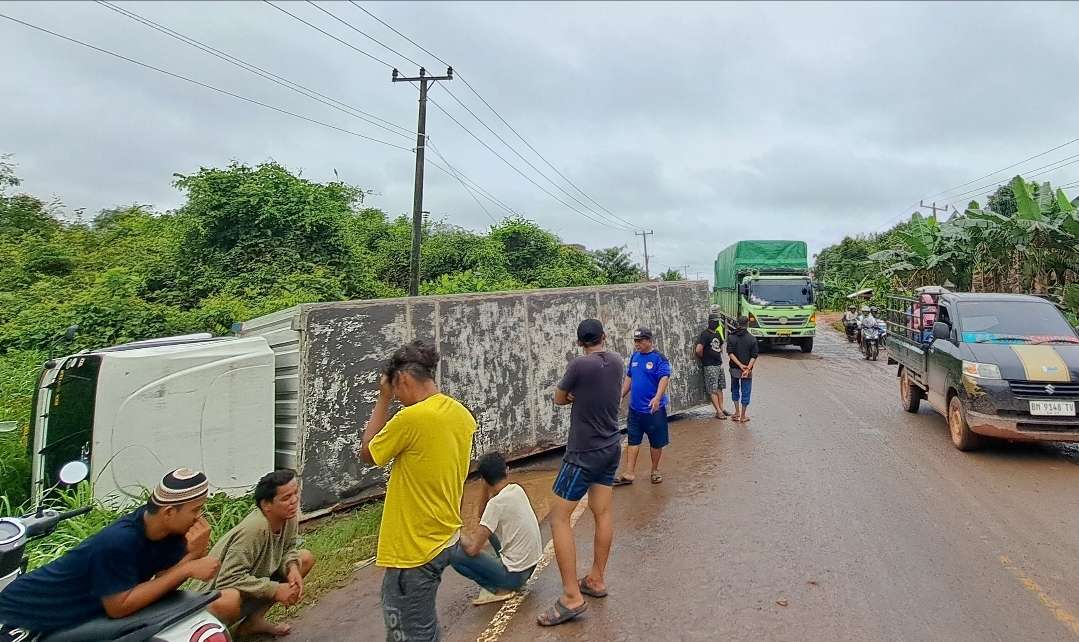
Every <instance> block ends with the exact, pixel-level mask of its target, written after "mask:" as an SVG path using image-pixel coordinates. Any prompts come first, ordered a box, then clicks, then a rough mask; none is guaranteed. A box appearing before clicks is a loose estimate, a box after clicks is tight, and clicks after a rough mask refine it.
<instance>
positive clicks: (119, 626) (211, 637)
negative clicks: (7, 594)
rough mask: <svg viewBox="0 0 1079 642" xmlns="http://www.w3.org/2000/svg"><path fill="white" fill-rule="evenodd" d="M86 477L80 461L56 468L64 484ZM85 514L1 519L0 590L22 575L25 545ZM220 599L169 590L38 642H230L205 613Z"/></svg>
mask: <svg viewBox="0 0 1079 642" xmlns="http://www.w3.org/2000/svg"><path fill="white" fill-rule="evenodd" d="M89 473H90V469H89V467H88V466H87V465H86V463H85V462H81V461H74V462H69V463H67V464H65V465H64V467H63V468H62V469H61V470H60V480H61V481H62V482H63V483H64V484H66V485H75V484H78V483H79V482H81V481H83V480H84V479H86V477H87V476H88V475H89ZM88 512H90V507H89V506H86V507H83V508H76V509H75V510H71V511H67V512H63V513H61V512H58V511H55V510H51V509H43V508H38V510H37V511H36V512H35V513H34V514H32V515H27V516H26V517H0V591H3V590H4V589H5V588H7V586H8V585H9V584H11V583H12V582H14V581H15V578H16V577H18V576H19V575H21V574H22V573H25V572H26V564H27V560H26V558H25V556H24V549H25V548H26V543H27V541H29V540H31V539H36V538H39V537H45V536H47V535H49V534H50V533H52V532H53V530H55V529H56V526H57V525H58V524H59V523H60V522H62V521H64V520H67V519H71V518H73V517H78V516H79V515H84V514H86V513H88ZM219 595H220V594H219V593H213V594H202V593H194V592H191V591H179V590H178V591H173V592H172V593H171V594H169V595H167V596H165V597H164V598H162V599H161V600H159V601H158V602H157V603H155V604H152V605H151V606H148V607H146V608H144V609H142V610H141V611H139V612H138V613H135V614H134V615H131V616H129V617H125V618H117V619H111V618H107V617H101V618H98V619H95V620H91V621H90V622H86V623H85V624H82V625H79V626H77V627H75V628H72V629H64V630H61V631H53V632H52V633H49V634H47V635H45V636H43V637H41V638H38V639H39V640H40V642H77V641H83V640H120V639H123V640H124V642H142V641H152V642H231V640H232V637H231V636H230V635H229V632H228V628H226V627H225V625H223V624H222V623H221V622H220V620H218V619H217V618H215V617H214V616H212V615H210V613H209V611H207V610H206V608H207V607H208V606H209V605H210V603H211V602H213V601H214V600H216V599H217V598H218V596H219Z"/></svg>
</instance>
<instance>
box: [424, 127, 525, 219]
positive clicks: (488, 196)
mask: <svg viewBox="0 0 1079 642" xmlns="http://www.w3.org/2000/svg"><path fill="white" fill-rule="evenodd" d="M427 146H428V147H430V148H431V151H433V152H434V153H435V155H437V156H438V157H439V158H441V159H442V162H443V163H445V164H446V166H447V167H449V168H450V169H452V170H453V171H454V173H455V174H456V176H457V177H459V178H460V179H461V180H463V181H464V182H465V183H468V184H469V185H470V186H471V187H472V189H474V190H475V191H476V192H477V193H479V194H480V195H481V196H483V197H484V198H486V199H487V200H489V201H491V202H492V203H494V204H495V205H497V206H498V207H500V208H502V209H503V210H504V211H505V212H506V213H508V214H509V215H510V216H518V217H519V216H520V213H519V212H517V210H515V209H513V208H512V207H510V206H508V205H506V204H505V203H503V202H502V201H500V200H499V199H497V198H495V197H494V196H492V195H491V193H490V192H488V191H487V190H485V189H483V188H482V187H480V186H479V185H478V184H477V183H476V181H474V180H472V179H471V178H469V177H468V176H465V175H464V173H463V172H461V170H459V169H457V168H456V167H454V166H453V165H452V164H451V163H450V161H449V159H447V158H446V157H445V156H444V155H443V154H442V152H441V151H440V150H439V149H438V147H437V146H436V145H435V143H434V141H433V140H431V137H430V136H428V137H427Z"/></svg>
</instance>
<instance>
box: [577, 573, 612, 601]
mask: <svg viewBox="0 0 1079 642" xmlns="http://www.w3.org/2000/svg"><path fill="white" fill-rule="evenodd" d="M577 586H578V587H580V589H581V593H584V594H585V595H587V596H588V597H607V591H597V590H596V589H594V588H592V586H591V585H590V584H589V583H588V576H587V575H586V576H584V577H582V578H581V579H580V580H578V581H577Z"/></svg>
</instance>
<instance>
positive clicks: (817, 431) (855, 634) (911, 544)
mask: <svg viewBox="0 0 1079 642" xmlns="http://www.w3.org/2000/svg"><path fill="white" fill-rule="evenodd" d="M756 376H757V379H756V384H755V385H756V388H755V390H754V404H753V407H752V410H753V413H752V415H753V421H752V422H751V423H750V424H749V425H748V426H747V427H740V426H738V425H737V424H733V423H731V422H729V421H723V422H721V421H715V420H711V419H704V418H698V417H691V418H689V419H685V420H682V421H678V422H674V423H672V445H671V446H670V448H669V449H668V451H667V454H666V455H665V456H664V465H663V470H664V473H665V477H666V480H665V481H664V483H663V484H660V485H658V486H655V485H651V484H648V483H646V482H645V483H642V481H638V482H636V483H635V484H634V485H632V486H628V487H622V488H618V489H616V492H615V506H614V510H615V520H616V521H615V542H614V547H613V550H612V553H611V561H610V565H609V567H608V582H609V587H610V597H608V598H606V599H603V600H590V601H589V605H590V608H589V611H588V612H587V613H586V614H585V615H583V616H582V617H581V618H580V619H579V620H578V621H576V622H573V623H570V624H567V625H564V626H561V627H557V628H554V629H541V628H539V627H537V626H536V624H535V622H534V618H535V616H536V614H537V613H538V612H539V611H540V610H541V609H543V608H545V607H546V606H548V605H549V604H550V603H552V602H553V600H555V599H556V597H557V595H558V593H559V590H560V585H559V578H558V571H557V569H556V567H555V566H554V565H553V564H552V565H550V566H548V567H547V568H546V569H545V570H544V571H543V572H542V573H541V574H540V575H539V576H538V579H537V581H536V583H535V585H534V587H533V588H534V590H533V592H532V594H531V595H529V596H528V597H527V598H526V599H525V600H524V602H523V604H522V605H521V608H520V610H519V612H518V613H517V615H516V616H515V617H514V618H513V619H512V620H511V621H510V623H509V625H508V627H507V628H506V629H505V631H504V632H503V633H502V635H501V637H500V638H499V639H501V640H505V641H507V642H508V641H517V640H530V641H534V642H547V641H556V640H581V641H585V640H588V641H594V640H619V641H621V640H627V641H628V640H641V641H653V640H664V641H665V640H702V641H703V640H708V641H711V640H971V641H981V640H1066V639H1074V638H1075V637H1079V619H1077V617H1079V583H1077V582H1076V581H1075V578H1076V577H1079V538H1077V537H1076V535H1075V534H1076V532H1079V511H1075V510H1074V506H1075V499H1074V494H1075V488H1076V485H1077V484H1079V448H1076V447H1074V446H1051V445H1025V446H1006V445H1005V446H997V447H992V448H990V449H988V450H987V451H985V452H980V453H971V454H968V453H960V452H958V451H957V450H955V449H954V448H953V447H952V446H951V443H950V440H949V438H948V434H947V428H946V426H945V424H944V422H943V420H942V419H941V418H940V417H939V416H937V415H936V414H935V413H932V412H931V411H928V410H923V411H922V412H921V413H920V414H917V415H908V414H906V413H904V412H902V411H901V410H900V409H899V406H898V392H897V390H896V386H895V377H894V371H892V370H891V369H890V368H888V367H887V366H886V365H885V364H884V363H883V362H877V363H870V362H866V361H864V360H861V359H860V358H859V357H858V355H857V351H856V349H855V348H853V347H850V346H848V345H847V344H846V343H845V342H844V341H843V340H842V339H841V338H840V337H839V336H838V335H837V334H836V333H835V332H833V331H832V330H831V329H822V331H821V340H820V351H819V353H815V354H812V355H803V354H801V353H799V352H797V351H783V352H776V353H770V354H765V355H763V357H762V360H761V362H760V365H759V367H758V370H757V375H756ZM641 465H642V467H643V466H644V465H645V464H644V462H642V464H641ZM638 472H640V471H638ZM638 479H639V480H640V479H641V477H640V476H639V477H638ZM530 492H532V493H536V492H541V489H537V488H536V487H533V488H531V489H530ZM545 531H546V529H545ZM592 534H593V531H592V519H591V516H590V515H589V514H588V513H587V512H586V513H585V514H584V515H583V516H582V517H581V519H580V521H579V522H578V524H577V528H576V539H577V546H578V569H579V571H580V573H581V574H582V575H583V574H584V573H585V572H586V569H587V567H588V566H589V563H590V561H591V554H592V551H591V539H592ZM359 580H360V581H358V582H356V583H354V584H353V585H352V586H350V587H348V588H346V589H343V590H342V591H341V592H339V593H337V594H335V595H334V596H331V597H330V598H328V600H327V602H325V603H324V604H320V605H317V606H316V607H314V608H313V609H312V610H311V611H309V612H308V614H307V615H306V616H305V617H303V618H301V619H300V620H299V621H297V622H294V623H293V624H294V632H293V635H292V636H291V638H290V639H295V640H342V641H344V640H356V641H372V640H381V639H384V635H385V633H384V630H383V629H381V628H379V625H380V623H381V622H380V615H379V605H378V591H379V580H380V573H379V571H378V569H368V570H367V572H366V573H365V574H364V575H363V576H362V577H361V578H359ZM474 592H475V588H474V587H470V586H468V583H467V582H465V581H464V580H463V579H462V578H461V577H459V576H458V575H457V574H456V573H454V572H453V571H452V570H448V571H447V572H446V574H445V577H444V581H443V586H442V589H441V590H440V592H439V596H438V603H439V607H440V608H439V613H440V618H441V622H442V624H443V631H444V633H445V639H446V641H447V642H465V641H468V642H471V641H473V640H476V639H477V637H478V636H479V635H480V634H481V633H482V632H483V631H484V630H485V629H487V627H488V625H489V623H490V621H491V619H492V617H493V616H494V615H495V613H496V612H497V611H498V609H499V607H498V606H497V605H495V606H486V607H480V608H473V607H470V606H469V605H468V599H469V598H470V597H471V596H472V595H474ZM331 600H332V601H331ZM357 624H362V626H356V625H357Z"/></svg>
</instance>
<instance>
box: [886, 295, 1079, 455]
mask: <svg viewBox="0 0 1079 642" xmlns="http://www.w3.org/2000/svg"><path fill="white" fill-rule="evenodd" d="M887 317H888V319H887V320H888V338H887V346H888V363H890V364H893V365H898V366H899V370H898V377H899V393H900V398H901V401H902V405H903V409H904V410H906V411H907V412H918V406H919V404H920V403H921V400H922V399H927V400H928V401H929V404H930V405H931V406H932V407H933V408H934V409H935V410H936V411H937V412H939V413H940V414H941V415H943V416H944V417H946V418H947V420H948V428H949V431H950V432H951V437H952V443H953V444H955V447H956V448H958V449H959V450H974V449H976V448H978V447H979V446H981V445H982V443H983V442H984V439H985V438H986V437H989V438H1000V439H1008V440H1013V441H1079V417H1077V416H1076V406H1077V405H1079V334H1077V332H1076V329H1075V328H1072V327H1071V326H1070V325H1069V324H1068V322H1067V320H1066V319H1065V318H1064V315H1063V314H1061V313H1060V311H1059V310H1057V308H1056V306H1054V305H1053V304H1052V303H1050V302H1049V301H1047V300H1045V299H1041V298H1038V297H1033V296H1025V295H1017V294H957V293H951V292H945V293H942V294H938V295H935V296H933V297H931V298H929V297H927V296H926V295H921V296H919V297H918V298H905V297H899V296H893V297H889V305H888V311H887Z"/></svg>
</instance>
